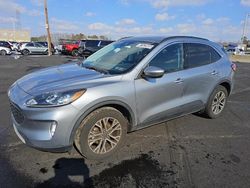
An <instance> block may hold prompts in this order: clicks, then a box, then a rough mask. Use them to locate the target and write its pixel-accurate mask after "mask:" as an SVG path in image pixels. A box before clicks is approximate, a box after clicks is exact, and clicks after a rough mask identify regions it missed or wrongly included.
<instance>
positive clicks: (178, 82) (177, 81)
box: [174, 78, 184, 84]
mask: <svg viewBox="0 0 250 188" xmlns="http://www.w3.org/2000/svg"><path fill="white" fill-rule="evenodd" d="M174 82H175V83H177V84H180V83H183V82H184V80H183V79H181V78H177V79H176V80H175V81H174Z"/></svg>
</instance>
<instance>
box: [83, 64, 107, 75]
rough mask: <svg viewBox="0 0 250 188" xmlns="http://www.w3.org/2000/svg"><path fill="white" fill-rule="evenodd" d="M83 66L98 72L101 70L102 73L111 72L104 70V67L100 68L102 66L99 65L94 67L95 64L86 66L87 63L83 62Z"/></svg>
mask: <svg viewBox="0 0 250 188" xmlns="http://www.w3.org/2000/svg"><path fill="white" fill-rule="evenodd" d="M82 67H84V68H86V69H90V70H94V71H96V72H100V73H103V74H109V71H107V70H104V69H100V68H97V67H94V66H86V65H84V64H82Z"/></svg>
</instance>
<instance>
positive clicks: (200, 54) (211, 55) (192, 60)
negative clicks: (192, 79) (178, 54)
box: [184, 43, 221, 68]
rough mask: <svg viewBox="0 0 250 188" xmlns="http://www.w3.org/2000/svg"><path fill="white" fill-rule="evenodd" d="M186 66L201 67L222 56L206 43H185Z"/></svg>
mask: <svg viewBox="0 0 250 188" xmlns="http://www.w3.org/2000/svg"><path fill="white" fill-rule="evenodd" d="M185 53H186V54H185V64H184V67H185V68H193V67H199V66H202V65H207V64H210V63H214V62H216V61H218V60H219V59H220V58H221V56H220V55H219V54H218V53H217V52H216V51H215V50H214V49H213V48H212V47H210V46H208V45H205V44H196V43H189V44H185Z"/></svg>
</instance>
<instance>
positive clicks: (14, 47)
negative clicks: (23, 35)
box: [0, 41, 55, 55]
mask: <svg viewBox="0 0 250 188" xmlns="http://www.w3.org/2000/svg"><path fill="white" fill-rule="evenodd" d="M51 47H52V53H54V52H55V49H54V45H53V44H51ZM12 51H15V52H19V53H21V54H22V55H29V54H48V43H47V42H19V43H18V42H9V41H0V54H1V55H9V54H11V53H12Z"/></svg>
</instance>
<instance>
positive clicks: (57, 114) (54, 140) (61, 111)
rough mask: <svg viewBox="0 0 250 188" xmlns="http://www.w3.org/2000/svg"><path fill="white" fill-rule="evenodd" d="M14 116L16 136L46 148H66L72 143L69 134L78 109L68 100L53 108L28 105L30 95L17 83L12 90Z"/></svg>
mask: <svg viewBox="0 0 250 188" xmlns="http://www.w3.org/2000/svg"><path fill="white" fill-rule="evenodd" d="M8 94H9V99H10V103H11V114H12V115H11V119H12V122H13V127H14V130H15V132H16V134H17V136H18V137H19V138H20V140H21V141H22V142H24V143H25V144H27V145H29V146H31V147H35V148H38V149H41V150H45V151H55V152H57V151H65V150H67V149H68V148H70V147H71V146H72V143H71V141H70V136H71V132H72V129H73V127H74V124H75V121H76V119H77V114H78V113H79V111H78V109H76V108H75V107H74V106H73V105H71V104H69V105H66V106H61V107H53V108H29V107H26V106H25V105H24V103H25V102H24V101H26V100H27V98H29V97H30V95H29V94H27V93H25V92H24V91H23V90H22V89H21V88H19V86H18V85H15V86H13V87H12V88H11V89H10V91H9V93H8Z"/></svg>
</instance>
